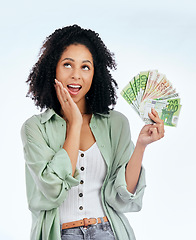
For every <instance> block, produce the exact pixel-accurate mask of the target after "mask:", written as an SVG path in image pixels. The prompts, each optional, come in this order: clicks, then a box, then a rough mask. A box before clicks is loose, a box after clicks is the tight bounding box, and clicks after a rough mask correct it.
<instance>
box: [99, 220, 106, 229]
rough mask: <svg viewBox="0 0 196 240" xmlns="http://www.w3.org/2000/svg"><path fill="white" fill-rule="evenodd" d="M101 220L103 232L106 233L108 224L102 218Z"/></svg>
mask: <svg viewBox="0 0 196 240" xmlns="http://www.w3.org/2000/svg"><path fill="white" fill-rule="evenodd" d="M100 219H101V224H102V228H103V230H104V231H107V226H106V223H105V222H104V220H103V218H102V217H100Z"/></svg>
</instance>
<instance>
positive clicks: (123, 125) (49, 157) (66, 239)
mask: <svg viewBox="0 0 196 240" xmlns="http://www.w3.org/2000/svg"><path fill="white" fill-rule="evenodd" d="M115 67H116V64H115V60H114V58H113V54H111V52H110V51H109V50H108V49H107V48H106V46H105V45H104V43H103V42H102V40H101V39H100V37H99V35H98V34H97V33H95V32H93V31H91V30H86V29H82V28H81V27H79V26H77V25H73V26H69V27H64V28H62V29H58V30H56V31H55V32H54V33H53V34H51V35H50V36H49V37H48V38H47V39H46V41H45V43H44V44H43V47H42V49H41V54H40V57H39V59H38V62H37V63H36V64H35V65H34V67H33V68H32V71H31V73H30V75H29V78H28V80H27V82H28V83H29V85H30V87H29V92H28V93H29V95H30V96H31V97H32V99H33V100H34V101H35V105H36V106H38V107H40V108H41V109H43V108H46V109H47V110H46V111H45V112H43V113H41V114H40V115H35V116H33V117H31V118H30V119H28V120H27V121H26V122H25V123H24V125H23V127H22V140H23V145H24V156H25V160H26V185H27V198H28V204H29V209H30V211H31V212H32V231H31V239H33V240H40V239H43V240H53V239H54V240H60V239H63V240H70V239H74V240H77V239H108V240H109V239H120V240H121V239H122V240H128V239H131V240H132V239H135V237H134V233H133V231H132V228H131V227H130V225H129V223H128V221H127V219H126V217H125V216H124V215H123V213H124V212H130V211H139V210H140V209H141V206H142V197H143V193H144V188H145V176H144V175H145V174H144V169H143V167H142V158H143V153H144V150H145V148H146V146H147V145H148V144H150V143H152V142H154V141H156V140H158V139H160V138H162V137H163V135H164V125H163V121H162V120H161V119H160V118H159V116H158V114H157V112H156V111H155V110H153V109H152V112H151V113H150V114H149V116H150V118H151V119H152V120H153V121H154V122H155V124H153V125H146V126H144V127H143V129H142V130H141V132H140V134H139V137H138V140H137V143H136V146H135V148H134V145H133V143H132V141H131V136H130V130H129V124H128V120H127V119H126V117H125V116H123V115H122V114H121V113H119V112H117V111H114V110H113V106H114V105H115V104H116V93H115V88H116V87H117V84H116V81H115V80H114V79H113V78H112V76H111V74H110V71H109V69H115Z"/></svg>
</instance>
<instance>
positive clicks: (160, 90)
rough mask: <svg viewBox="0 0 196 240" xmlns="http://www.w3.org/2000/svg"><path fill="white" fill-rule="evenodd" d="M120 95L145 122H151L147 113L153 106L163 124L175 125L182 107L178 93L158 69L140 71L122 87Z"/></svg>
mask: <svg viewBox="0 0 196 240" xmlns="http://www.w3.org/2000/svg"><path fill="white" fill-rule="evenodd" d="M121 95H122V96H123V98H124V99H125V100H126V101H127V103H128V104H129V105H130V106H131V107H132V108H133V109H134V110H135V111H136V113H137V114H138V115H139V116H140V117H141V119H142V120H143V121H144V122H145V123H146V124H151V123H153V122H152V120H151V119H150V118H149V116H148V113H149V112H151V109H152V108H155V110H156V111H157V112H158V114H159V117H160V118H161V119H162V120H163V121H164V124H165V125H167V126H173V127H176V126H177V123H178V119H179V114H180V110H181V107H182V105H181V104H180V97H179V93H177V92H176V89H175V88H174V87H173V86H172V83H171V82H170V81H169V80H168V79H167V77H166V75H165V74H162V73H159V72H158V70H149V71H141V72H140V73H139V74H137V75H136V76H135V77H133V78H132V79H131V81H130V82H129V83H128V84H127V85H126V86H125V87H124V88H123V89H122V91H121Z"/></svg>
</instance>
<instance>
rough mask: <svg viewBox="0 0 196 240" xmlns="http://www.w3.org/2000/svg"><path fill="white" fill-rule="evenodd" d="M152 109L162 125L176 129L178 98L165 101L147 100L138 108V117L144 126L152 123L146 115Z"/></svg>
mask: <svg viewBox="0 0 196 240" xmlns="http://www.w3.org/2000/svg"><path fill="white" fill-rule="evenodd" d="M152 108H154V109H155V110H156V111H157V113H158V115H159V117H160V118H161V119H162V120H163V121H164V125H167V126H171V127H176V126H177V123H178V119H179V114H180V110H181V104H180V98H173V99H172V98H171V99H167V100H155V99H147V100H146V101H144V102H143V104H142V105H141V107H140V116H141V118H142V119H143V120H144V122H145V123H146V124H150V123H153V121H152V120H151V119H150V118H149V116H148V113H150V112H151V109H152Z"/></svg>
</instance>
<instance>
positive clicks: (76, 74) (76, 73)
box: [72, 68, 81, 80]
mask: <svg viewBox="0 0 196 240" xmlns="http://www.w3.org/2000/svg"><path fill="white" fill-rule="evenodd" d="M80 78H81V73H80V69H78V68H75V69H73V72H72V79H75V80H77V79H80Z"/></svg>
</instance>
